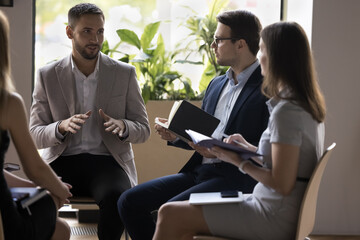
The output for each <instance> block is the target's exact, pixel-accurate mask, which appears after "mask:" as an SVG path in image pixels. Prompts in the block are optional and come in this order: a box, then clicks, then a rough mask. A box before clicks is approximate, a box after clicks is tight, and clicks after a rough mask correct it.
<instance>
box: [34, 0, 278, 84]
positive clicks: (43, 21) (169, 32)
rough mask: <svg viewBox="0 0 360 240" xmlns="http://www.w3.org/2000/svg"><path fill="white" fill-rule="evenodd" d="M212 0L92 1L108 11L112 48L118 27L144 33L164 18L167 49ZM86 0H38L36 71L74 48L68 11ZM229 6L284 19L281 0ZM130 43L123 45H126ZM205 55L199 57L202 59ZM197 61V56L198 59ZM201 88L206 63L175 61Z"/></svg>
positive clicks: (231, 0)
mask: <svg viewBox="0 0 360 240" xmlns="http://www.w3.org/2000/svg"><path fill="white" fill-rule="evenodd" d="M212 1H224V0H212ZM212 1H211V0H106V1H100V0H98V1H90V2H92V3H94V4H96V5H98V6H99V7H100V8H101V9H102V10H103V12H104V14H105V39H106V40H108V42H109V45H110V48H111V47H114V46H115V45H116V44H117V43H118V42H119V37H118V36H117V34H116V30H117V29H120V28H126V29H131V30H133V31H134V32H135V33H137V34H138V35H141V33H142V31H143V29H144V26H145V25H147V24H149V23H151V22H155V21H161V25H160V28H159V32H160V33H161V34H162V36H163V38H164V42H165V48H166V50H174V49H175V48H176V45H177V44H178V43H179V41H180V40H181V39H183V37H184V36H186V35H187V34H188V32H189V31H188V29H186V28H185V27H184V26H181V23H182V22H184V21H185V19H186V17H187V16H189V15H194V14H197V15H199V16H205V15H206V14H207V13H208V12H209V5H210V3H211V2H212ZM80 2H85V1H74V0H62V1H58V0H36V28H35V29H36V30H35V31H36V33H35V34H36V37H35V39H36V40H35V73H36V72H37V69H38V68H40V67H42V66H44V65H45V64H47V63H49V62H51V61H54V60H57V59H61V58H63V57H64V56H66V55H68V54H70V52H71V41H70V40H69V39H68V38H67V36H66V34H65V24H66V22H67V11H68V9H69V8H71V7H72V6H73V5H75V4H77V3H80ZM226 2H227V4H226V9H246V10H249V11H251V12H253V13H254V14H255V15H257V16H258V17H259V19H260V21H261V23H262V25H263V26H266V25H268V24H271V23H274V22H276V21H279V20H280V14H281V0H266V1H264V0H226ZM124 46H126V45H122V47H124ZM199 60H201V59H198V61H199ZM195 61H196V60H195ZM174 68H175V69H177V71H179V72H181V73H182V74H184V75H186V76H187V77H188V78H189V79H191V81H192V86H193V88H197V85H198V82H199V79H200V78H201V74H202V72H203V70H204V66H203V65H191V64H174Z"/></svg>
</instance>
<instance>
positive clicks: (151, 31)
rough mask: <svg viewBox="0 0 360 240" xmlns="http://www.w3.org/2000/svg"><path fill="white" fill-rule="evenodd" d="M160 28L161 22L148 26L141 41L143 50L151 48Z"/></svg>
mask: <svg viewBox="0 0 360 240" xmlns="http://www.w3.org/2000/svg"><path fill="white" fill-rule="evenodd" d="M159 26H160V22H154V23H150V24H148V25H146V27H145V29H144V32H143V34H142V35H141V40H140V41H141V47H142V49H144V50H145V49H148V48H149V47H150V44H151V41H152V40H153V38H154V36H155V34H156V33H157V31H158V29H159Z"/></svg>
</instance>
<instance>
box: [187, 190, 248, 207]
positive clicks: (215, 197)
mask: <svg viewBox="0 0 360 240" xmlns="http://www.w3.org/2000/svg"><path fill="white" fill-rule="evenodd" d="M243 200H244V196H243V194H242V192H239V195H238V196H237V197H221V193H220V192H208V193H192V194H191V195H190V199H189V203H190V204H192V205H207V204H223V203H236V202H242V201H243Z"/></svg>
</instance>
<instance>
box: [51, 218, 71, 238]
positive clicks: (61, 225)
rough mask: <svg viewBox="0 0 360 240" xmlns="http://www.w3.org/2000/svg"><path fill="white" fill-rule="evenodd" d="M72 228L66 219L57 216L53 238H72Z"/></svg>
mask: <svg viewBox="0 0 360 240" xmlns="http://www.w3.org/2000/svg"><path fill="white" fill-rule="evenodd" d="M70 235H71V230H70V226H69V224H67V222H66V221H65V220H64V219H61V218H57V219H56V225H55V231H54V234H53V236H52V237H51V240H68V239H70Z"/></svg>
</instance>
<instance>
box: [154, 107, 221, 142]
mask: <svg viewBox="0 0 360 240" xmlns="http://www.w3.org/2000/svg"><path fill="white" fill-rule="evenodd" d="M155 123H157V124H159V125H161V126H162V127H165V128H167V129H168V130H170V131H171V132H172V133H174V134H175V135H176V136H177V137H179V138H180V139H181V140H183V141H189V140H190V141H191V138H190V137H189V135H188V134H187V133H186V132H185V130H186V129H193V130H195V131H197V132H199V133H202V134H204V135H208V136H211V135H212V134H213V132H214V131H215V129H216V127H217V126H218V125H219V123H220V120H219V119H217V118H216V117H214V116H213V115H211V114H209V113H207V112H205V111H204V110H202V109H201V108H198V107H197V106H195V105H193V104H191V103H189V102H188V101H186V100H181V101H176V102H175V103H174V105H173V107H172V108H171V111H170V114H169V117H168V122H167V123H166V124H165V123H162V122H160V121H159V120H158V119H157V118H156V119H155Z"/></svg>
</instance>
